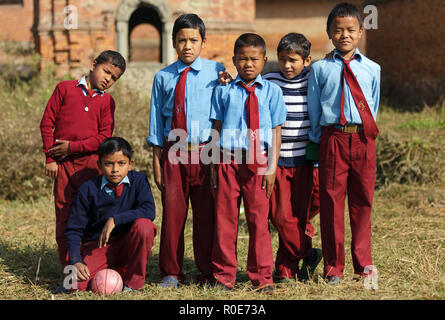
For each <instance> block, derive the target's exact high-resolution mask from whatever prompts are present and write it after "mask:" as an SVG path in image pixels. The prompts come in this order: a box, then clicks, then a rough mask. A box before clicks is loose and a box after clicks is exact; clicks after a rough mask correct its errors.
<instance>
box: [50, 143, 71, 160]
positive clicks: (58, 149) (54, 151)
mask: <svg viewBox="0 0 445 320" xmlns="http://www.w3.org/2000/svg"><path fill="white" fill-rule="evenodd" d="M48 152H49V155H50V156H51V157H52V158H56V159H57V160H63V159H64V158H66V157H68V156H69V155H70V153H71V152H70V142H69V141H68V140H56V146H55V147H52V148H51V149H48Z"/></svg>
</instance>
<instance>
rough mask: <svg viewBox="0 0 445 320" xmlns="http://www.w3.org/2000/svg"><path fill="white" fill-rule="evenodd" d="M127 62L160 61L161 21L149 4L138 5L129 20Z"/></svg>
mask: <svg viewBox="0 0 445 320" xmlns="http://www.w3.org/2000/svg"><path fill="white" fill-rule="evenodd" d="M128 28H129V30H128V31H129V39H128V40H129V50H128V53H129V54H128V60H129V62H161V63H162V55H161V52H162V41H161V35H162V22H161V19H160V17H159V15H158V13H157V12H156V11H155V10H154V9H153V8H150V7H149V6H145V5H144V6H140V7H139V8H137V9H136V11H134V12H133V14H132V15H131V17H130V21H129V26H128Z"/></svg>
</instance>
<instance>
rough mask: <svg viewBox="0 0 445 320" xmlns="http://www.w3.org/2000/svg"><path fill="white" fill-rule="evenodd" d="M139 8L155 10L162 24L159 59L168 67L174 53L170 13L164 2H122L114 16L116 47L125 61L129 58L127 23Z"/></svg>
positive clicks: (141, 0)
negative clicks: (144, 7) (145, 7)
mask: <svg viewBox="0 0 445 320" xmlns="http://www.w3.org/2000/svg"><path fill="white" fill-rule="evenodd" d="M141 6H148V7H150V8H151V9H153V10H155V11H156V13H157V14H158V15H159V18H160V20H161V23H162V28H161V48H162V49H161V50H162V52H161V59H162V62H163V64H165V65H168V64H170V63H173V62H174V61H175V52H174V49H173V47H172V45H171V34H172V30H173V19H172V13H171V11H170V9H169V7H168V6H167V4H166V3H165V1H164V0H123V1H122V2H121V4H120V6H119V8H118V10H117V15H116V47H117V50H118V51H119V52H120V53H121V54H122V56H123V57H124V58H125V59H128V57H129V30H130V29H129V28H130V27H129V23H130V18H131V15H132V14H133V13H134V12H135V11H136V10H137V9H138V8H140V7H141Z"/></svg>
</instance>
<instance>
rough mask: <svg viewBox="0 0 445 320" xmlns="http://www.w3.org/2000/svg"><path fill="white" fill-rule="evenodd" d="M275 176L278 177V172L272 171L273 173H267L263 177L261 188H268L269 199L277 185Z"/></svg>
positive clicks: (267, 195)
mask: <svg viewBox="0 0 445 320" xmlns="http://www.w3.org/2000/svg"><path fill="white" fill-rule="evenodd" d="M275 177H276V172H274V173H271V174H265V175H264V177H263V182H262V184H261V189H264V188H266V197H267V199H269V198H270V196H271V195H272V191H273V187H274V185H275Z"/></svg>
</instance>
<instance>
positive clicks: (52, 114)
mask: <svg viewBox="0 0 445 320" xmlns="http://www.w3.org/2000/svg"><path fill="white" fill-rule="evenodd" d="M63 95H64V92H63V89H62V87H61V84H60V83H59V84H58V85H57V86H56V88H55V89H54V92H53V94H52V95H51V97H50V98H49V100H48V103H47V105H46V108H45V111H44V112H43V117H42V120H41V121H40V134H41V136H42V141H43V152H44V153H45V156H46V163H49V162H55V161H56V160H55V159H53V158H51V156H50V155H49V154H48V149H50V148H51V147H52V146H53V145H54V127H55V123H56V115H57V112H58V111H59V109H60V106H61V105H62V102H63Z"/></svg>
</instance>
